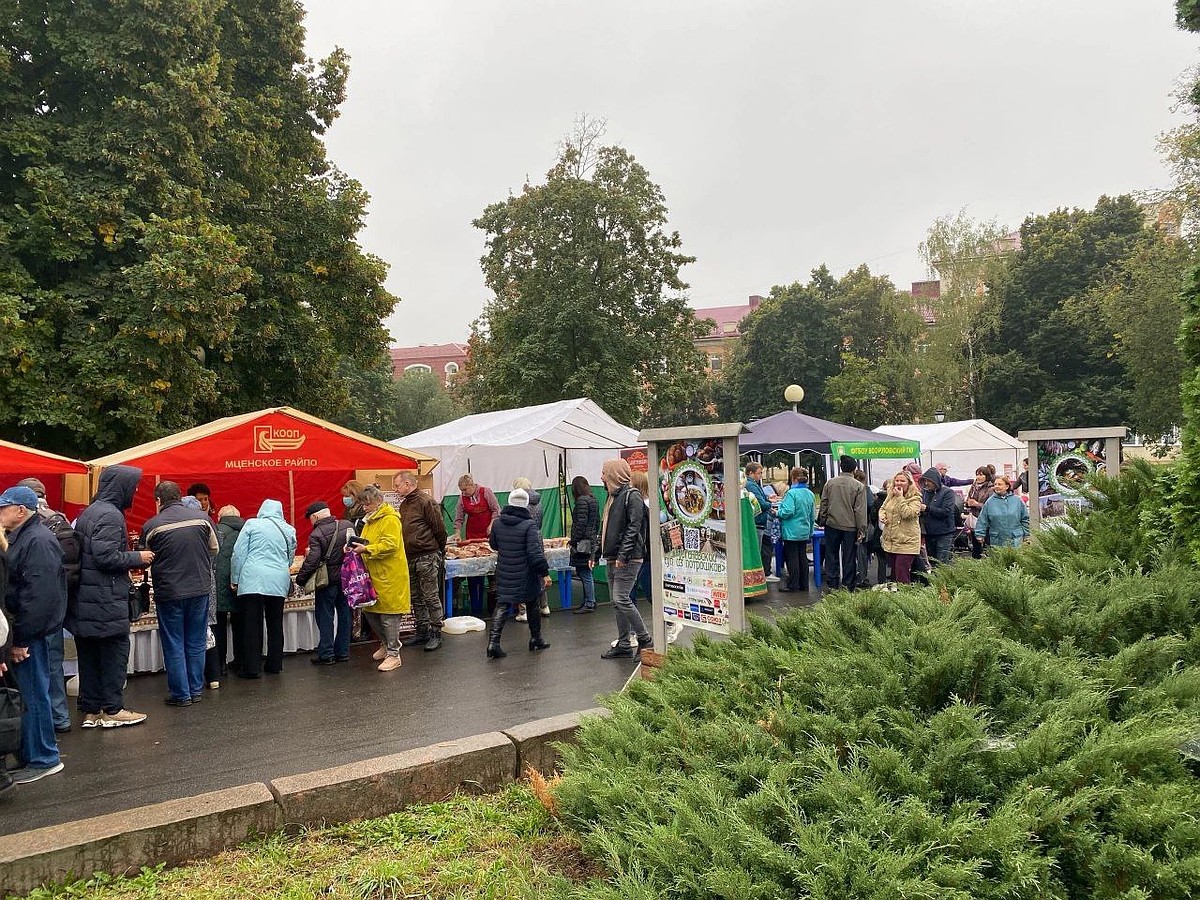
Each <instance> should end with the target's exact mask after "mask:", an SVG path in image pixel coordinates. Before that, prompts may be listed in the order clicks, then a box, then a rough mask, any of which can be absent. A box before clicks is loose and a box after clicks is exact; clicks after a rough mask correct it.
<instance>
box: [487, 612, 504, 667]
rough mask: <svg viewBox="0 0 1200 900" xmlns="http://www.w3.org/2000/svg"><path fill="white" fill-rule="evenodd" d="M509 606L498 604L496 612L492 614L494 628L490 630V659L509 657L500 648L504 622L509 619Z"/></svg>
mask: <svg viewBox="0 0 1200 900" xmlns="http://www.w3.org/2000/svg"><path fill="white" fill-rule="evenodd" d="M507 613H508V606H507V605H506V604H504V603H497V604H496V610H495V612H493V613H492V627H491V628H489V629H488V645H487V655H488V659H502V658H503V657H505V656H508V654H507V653H505V652H504V651H503V650H502V649H501V648H500V633H501V632H502V631H504V620H505V618H507Z"/></svg>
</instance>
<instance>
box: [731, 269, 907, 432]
mask: <svg viewBox="0 0 1200 900" xmlns="http://www.w3.org/2000/svg"><path fill="white" fill-rule="evenodd" d="M919 329H920V319H919V317H918V316H917V315H916V313H915V312H914V310H913V307H912V301H911V300H910V299H909V298H908V297H906V296H904V295H903V294H901V293H900V292H899V291H897V290H896V288H895V286H894V285H893V284H892V283H891V281H890V280H889V279H888V278H886V277H884V276H878V275H872V274H871V272H870V270H869V269H868V268H867V267H866V266H859V267H858V268H856V269H853V270H851V271H850V272H848V273H846V274H845V275H844V276H843V277H842V278H840V279H836V278H834V277H833V275H832V274H830V272H829V270H828V269H827V268H826V267H824V266H821V267H820V268H818V269H814V270H813V272H812V276H811V278H810V280H809V283H808V284H801V283H799V282H796V283H794V284H791V285H787V286H776V287H774V288H772V289H771V293H770V295H769V296H768V297H767V299H766V300H764V301H763V302H762V303H761V304H760V305H759V306H758V308H757V309H755V310H753V311H752V312H751V313H750V314H749V315H748V316H747V317H746V318H745V319H743V320H742V322H741V326H740V330H741V335H742V336H741V338H740V339H739V341H738V343H737V345H736V347H735V349H734V351H733V353H732V355H731V358H730V360H729V364H728V365H727V366H726V368H725V377H724V380H723V384H722V385H721V387H720V389H719V393H720V398H721V400H720V408H721V414H722V417H723V418H728V419H735V420H736V419H740V420H742V421H748V420H749V419H751V418H755V417H759V416H766V415H771V414H773V413H776V412H778V411H779V410H780V409H782V408H783V390H784V388H786V387H787V386H788V385H789V384H799V385H801V386H802V387H803V388H804V391H805V397H804V411H805V412H807V413H810V414H812V415H816V416H828V415H833V416H834V417H841V418H840V419H839V421H844V422H847V423H848V424H862V425H867V424H870V425H871V427H874V426H875V425H878V424H880V422H895V421H902V420H903V419H905V418H906V417H907V416H908V415H910V414H911V413H912V411H913V410H914V409H915V407H916V403H917V401H916V397H917V395H918V392H919V386H918V383H917V372H916V367H915V358H914V355H913V345H914V341H915V340H916V337H917V334H918V332H919ZM876 417H878V418H876ZM851 420H853V421H851Z"/></svg>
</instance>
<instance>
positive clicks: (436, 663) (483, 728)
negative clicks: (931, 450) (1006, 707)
mask: <svg viewBox="0 0 1200 900" xmlns="http://www.w3.org/2000/svg"><path fill="white" fill-rule="evenodd" d="M815 600H816V594H815V593H813V594H809V595H796V594H782V595H781V594H778V593H776V592H775V591H774V590H773V589H772V591H771V595H770V597H769V598H768V599H767V600H766V601H763V602H761V603H756V604H754V605H753V606H752V607H751V611H752V612H755V613H758V614H760V615H761V614H768V615H769V614H771V613H772V612H774V611H775V610H777V609H779V608H783V607H789V606H801V605H807V604H808V603H812V602H814V601H815ZM641 607H642V612H643V615H645V614H647V604H646V603H645V602H643V603H642V604H641ZM615 636H616V635H615V625H614V621H613V616H612V612H611V610H610V609H609V608H607V607H601V609H600V611H599V612H597V613H595V614H593V615H586V616H573V615H571V614H569V613H560V612H555V613H554V614H552V615H551V616H550V618H549V620H548V621H547V622H546V624H545V626H544V637H545V639H546V640H547V641H549V642H550V643H551V644H552V646H551V648H550V649H549V650H547V651H545V652H542V653H530V652H528V651H527V650H526V647H525V644H526V641H527V640H528V637H529V631H528V629H527V628H526V627H525V625H523V624H522V623H517V622H510V623H509V624H508V625H507V626H506V627H505V631H504V637H505V641H504V643H505V647H506V649H507V650H508V652H509V655H508V657H506V658H505V659H503V660H496V661H492V660H488V659H486V657H485V656H484V647H485V646H486V643H487V640H486V637H485V636H484V635H483V634H482V633H479V632H475V633H471V634H466V635H461V636H456V635H447V636H446V643H445V646H444V647H443V649H442V650H441V651H439V652H437V653H423V652H421V651H420V650H419V649H417V650H409V649H406V650H405V651H404V666H403V667H402V668H401V669H399V670H397V671H395V672H390V673H380V672H377V671H375V668H374V667H375V665H376V663H375V662H374V661H372V659H371V653H372V652H373V650H374V648H375V645H374V644H364V645H359V646H355V647H354V648H352V653H351V657H352V658H351V660H350V662H349V663H343V664H340V665H337V666H331V667H323V666H313V665H310V664H309V662H308V659H309V655H308V654H307V653H305V654H299V655H295V656H289V657H287V658H286V659H285V662H284V671H283V673H282V674H281V675H264V676H263V677H262V679H261V680H259V681H245V680H242V679H238V678H227V679H224V680H222V682H221V687H220V689H219V690H216V691H205V694H204V701H203V703H201V704H199V705H197V706H192V707H189V708H186V709H174V708H171V707H167V706H165V705H164V704H163V698H164V697H165V696H166V693H167V691H166V677H165V676H164V675H162V674H161V673H160V674H155V675H140V676H135V677H132V678H130V679H129V686H128V688H127V689H126V692H125V698H126V702H127V704H128V705H129V706H130V707H131V708H133V709H137V710H140V711H142V712H145V713H148V714H149V716H150V718H149V719H148V720H147V721H146V722H145V723H143V724H141V725H137V726H134V727H131V728H114V729H102V728H94V729H88V730H83V729H81V728H79V726H78V721H79V714H78V712H77V711H73V718H74V719H75V722H76V724H75V727H74V728H73V729H72V730H71V732H70V733H68V734H64V735H60V736H59V748H60V751H61V754H62V758H63V762H64V763H65V764H66V769H65V771H63V772H62V773H61V774H60V775H55V776H53V777H50V778H46V779H43V780H42V781H39V782H36V783H34V784H30V785H18V786H15V787H13V788H11V789H10V790H8V791H6V792H4V794H0V834H9V833H12V832H15V831H22V830H26V829H30V828H39V827H42V826H47V825H56V824H60V823H62V822H67V821H72V820H75V819H83V818H88V817H91V816H98V815H103V814H105V813H111V812H117V811H120V810H123V809H129V808H132V807H136V806H143V805H145V804H150V803H159V802H161V801H164V800H171V799H176V798H179V797H188V796H192V795H195V794H200V793H204V792H206V791H213V790H218V789H221V788H226V787H233V786H236V785H241V784H247V783H251V782H262V781H268V780H270V779H273V778H278V777H281V776H284V775H294V774H297V773H301V772H308V771H312V770H314V769H323V768H327V767H329V766H336V765H343V764H346V763H351V762H356V761H359V760H363V759H369V758H371V757H375V756H385V755H387V754H390V753H398V752H400V751H402V750H409V749H412V748H414V747H423V746H426V745H428V744H433V743H437V742H438V741H445V740H451V739H454V738H461V737H468V736H470V735H474V734H480V733H483V732H488V731H496V730H499V729H502V728H508V727H510V726H513V725H519V724H521V723H524V722H528V721H531V720H533V719H539V718H543V717H546V716H554V715H560V714H562V713H568V712H574V711H576V710H581V709H588V708H590V707H593V706H596V705H597V702H596V700H597V695H599V694H605V693H610V692H613V691H617V690H620V689H621V687H622V685H624V683H625V681H626V680H627V679H628V678H629V676H630V674H631V673H632V672H633V670H634V668H635V666H634V664H633V663H632V662H630V661H615V660H612V661H604V660H601V659H600V658H599V655H600V653H601V652H602V651H603V650H605V649H606V648H607V647H608V644H609V641H611V640H612V638H613V637H615Z"/></svg>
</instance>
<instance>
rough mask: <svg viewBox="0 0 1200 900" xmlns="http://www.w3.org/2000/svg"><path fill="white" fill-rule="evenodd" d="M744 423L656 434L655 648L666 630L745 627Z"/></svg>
mask: <svg viewBox="0 0 1200 900" xmlns="http://www.w3.org/2000/svg"><path fill="white" fill-rule="evenodd" d="M741 430H742V426H741V424H740V423H733V424H729V425H708V426H695V427H694V428H671V429H651V430H649V431H644V432H642V434H641V435H640V439H641V440H645V441H647V448H646V452H647V463H648V465H649V467H650V472H651V474H652V475H653V476H654V477H653V478H652V479H651V491H650V494H651V496H650V498H649V499H650V517H651V518H650V521H651V523H652V524H653V523H657V525H658V528H657V529H652V530H651V540H650V543H651V557H650V558H651V573H652V587H653V594H654V619H655V621H654V636H655V645H656V646H657V647H660V648H665V646H666V623H667V622H673V623H676V624H678V625H684V626H688V627H691V628H698V629H700V630H702V631H709V632H714V633H717V634H729V633H730V632H731V631H741V630H742V628H744V627H745V615H744V608H743V591H742V545H741V503H740V501H741V489H740V485H739V483H738V446H737V435H738V434H739V433H740V432H741Z"/></svg>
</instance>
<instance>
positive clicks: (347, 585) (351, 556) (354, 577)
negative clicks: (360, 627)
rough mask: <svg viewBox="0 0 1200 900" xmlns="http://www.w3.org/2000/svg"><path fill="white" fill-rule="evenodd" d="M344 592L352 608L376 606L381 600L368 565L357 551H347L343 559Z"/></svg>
mask: <svg viewBox="0 0 1200 900" xmlns="http://www.w3.org/2000/svg"><path fill="white" fill-rule="evenodd" d="M342 593H343V594H345V595H346V602H347V603H348V604H349V605H350V608H351V609H362V608H363V607H367V606H374V605H375V603H376V602H377V601H378V600H379V595H378V594H376V593H375V585H373V584H372V583H371V574H370V573H369V572H368V571H367V565H366V563H364V562H363V561H362V557H361V556H359V555H358V554H357V553H347V554H346V557H345V559H343V560H342Z"/></svg>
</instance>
